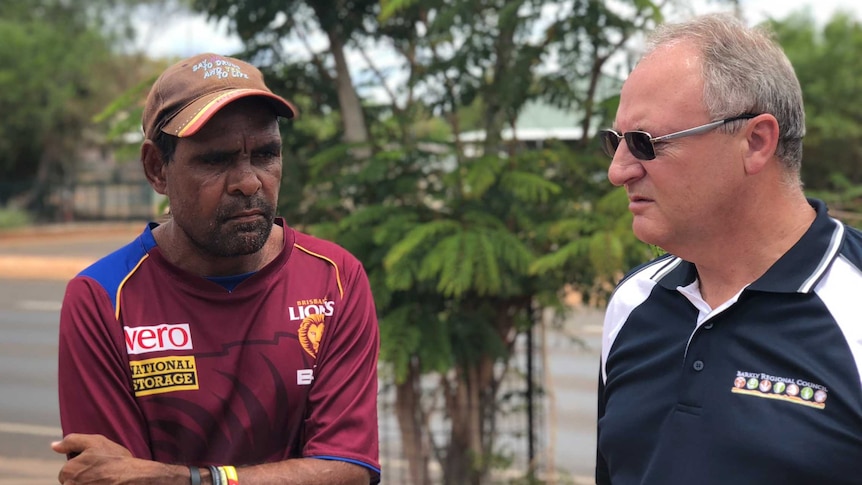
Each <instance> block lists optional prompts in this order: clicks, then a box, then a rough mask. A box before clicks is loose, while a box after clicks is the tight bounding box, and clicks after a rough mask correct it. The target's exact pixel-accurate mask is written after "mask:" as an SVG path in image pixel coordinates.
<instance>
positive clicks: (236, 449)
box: [59, 219, 380, 482]
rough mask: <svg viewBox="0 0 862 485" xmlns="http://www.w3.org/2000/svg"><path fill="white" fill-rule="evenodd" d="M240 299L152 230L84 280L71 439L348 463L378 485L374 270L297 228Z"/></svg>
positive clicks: (145, 452) (63, 379)
mask: <svg viewBox="0 0 862 485" xmlns="http://www.w3.org/2000/svg"><path fill="white" fill-rule="evenodd" d="M277 223H278V224H279V225H280V226H282V227H284V249H283V250H282V252H281V253H280V254H279V255H278V256H277V257H276V259H275V260H273V261H272V262H270V263H269V264H268V265H266V266H265V267H264V268H262V269H261V270H260V271H258V272H257V273H255V274H253V275H252V276H250V277H249V278H247V279H246V280H244V281H243V282H242V283H240V284H239V285H238V286H237V287H236V288H235V289H234V290H233V291H230V292H229V291H228V290H226V289H225V288H224V287H222V286H220V285H219V284H217V283H214V282H211V281H209V280H207V279H205V278H202V277H200V276H196V275H193V274H191V273H188V272H186V271H184V270H181V269H179V268H177V267H176V266H174V265H172V264H170V263H169V262H168V261H167V260H166V259H165V258H164V257H163V255H162V253H161V252H160V250H159V248H158V246H157V245H156V242H155V239H153V235H152V232H151V229H152V227H155V225H154V224H151V225H150V226H148V227H147V228H146V229H145V230H144V232H143V233H142V234H141V235H140V236H139V237H138V238H137V239H136V240H135V241H133V242H132V243H130V244H129V245H127V246H125V247H124V248H122V249H120V250H118V251H116V252H114V253H112V254H110V255H108V256H106V257H105V258H103V259H101V260H99V261H98V262H96V263H95V264H94V265H92V266H91V267H89V268H87V269H86V270H84V271H83V272H81V274H79V275H78V276H76V277H75V278H74V279H72V280H71V281H70V282H69V284H68V286H67V289H66V296H65V298H64V301H63V308H62V311H61V316H60V352H59V364H60V365H59V393H60V418H61V423H62V426H63V433H64V434H68V433H98V434H103V435H105V436H106V437H108V438H109V439H111V440H113V441H116V442H118V443H120V444H122V445H123V446H125V447H127V448H128V449H129V450H130V451H131V452H132V454H133V455H134V456H136V457H139V458H145V459H152V460H156V461H159V462H164V463H176V464H192V465H209V464H214V465H250V464H256V463H264V462H273V461H280V460H285V459H288V458H297V457H317V458H324V459H335V460H342V461H347V462H351V463H356V464H359V465H362V466H364V467H366V468H368V469H369V471H371V474H372V476H373V477H374V478H373V480H372V482H376V481H377V480H378V479H379V473H380V465H379V463H378V442H377V439H378V437H377V406H376V401H377V399H376V396H377V356H378V349H379V334H378V327H377V317H376V314H375V308H374V302H373V300H372V296H371V291H370V288H369V284H368V279H367V277H366V275H365V271H364V269H363V268H362V265H361V264H360V263H359V262H358V261H357V260H356V258H354V257H353V256H352V255H351V254H350V253H348V252H347V251H346V250H344V249H343V248H341V247H340V246H337V245H336V244H334V243H331V242H327V241H324V240H320V239H316V238H314V237H311V236H309V235H306V234H302V233H300V232H297V231H294V230H293V229H291V228H289V227H287V226H286V224H285V223H284V220H283V219H278V220H277Z"/></svg>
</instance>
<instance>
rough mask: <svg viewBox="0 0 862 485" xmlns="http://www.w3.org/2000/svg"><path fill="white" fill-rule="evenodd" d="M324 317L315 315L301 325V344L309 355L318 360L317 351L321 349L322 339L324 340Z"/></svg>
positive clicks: (306, 318)
mask: <svg viewBox="0 0 862 485" xmlns="http://www.w3.org/2000/svg"><path fill="white" fill-rule="evenodd" d="M323 319H324V315H323V314H321V313H313V314H311V315H308V316H307V317H305V318H303V319H302V323H300V324H299V331H298V332H297V333H298V335H299V343H300V344H301V345H302V348H303V349H305V351H306V353H308V355H310V356H312V357H314V358H315V359H316V358H317V350H318V348H319V347H320V339H322V338H323V329H324V328H325V324H324V323H323Z"/></svg>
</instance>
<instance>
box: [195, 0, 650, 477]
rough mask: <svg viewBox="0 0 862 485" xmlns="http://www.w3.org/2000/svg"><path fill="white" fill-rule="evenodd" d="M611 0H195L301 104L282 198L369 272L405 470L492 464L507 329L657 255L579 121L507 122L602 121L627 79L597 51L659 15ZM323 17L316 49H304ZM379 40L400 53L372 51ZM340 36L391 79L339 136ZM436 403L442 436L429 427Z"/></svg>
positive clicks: (526, 324)
mask: <svg viewBox="0 0 862 485" xmlns="http://www.w3.org/2000/svg"><path fill="white" fill-rule="evenodd" d="M623 3H625V4H626V7H625V8H619V9H615V8H611V7H609V6H608V5H606V4H605V2H596V1H591V0H568V1H564V2H547V1H544V0H431V1H423V2H415V1H396V0H391V1H384V2H380V3H379V4H378V2H376V1H375V2H368V1H346V0H345V1H342V0H339V1H336V2H317V1H312V0H296V1H291V2H274V1H266V0H260V1H257V2H253V1H247V2H241V3H236V2H228V1H222V0H213V1H197V0H195V1H194V2H193V4H194V6H195V7H196V8H198V9H200V10H202V11H205V12H207V13H208V15H210V16H211V17H212V18H217V19H227V20H228V21H229V22H230V24H231V25H232V26H233V29H234V30H235V31H236V32H237V33H239V34H240V36H241V37H242V38H243V39H244V40H245V42H246V52H244V53H242V55H244V56H246V57H247V58H249V59H251V60H253V61H257V62H258V63H259V64H262V65H264V66H266V67H265V69H266V71H267V75H268V77H269V78H270V79H278V81H276V82H274V83H273V87H274V88H275V89H276V90H277V91H278V92H280V93H281V94H284V95H285V96H286V97H287V98H289V99H291V100H293V101H295V102H296V103H297V104H298V105H299V106H300V109H301V111H302V115H301V117H300V118H299V119H298V120H296V121H294V122H292V123H291V127H290V129H288V130H286V132H285V143H286V154H285V180H284V182H285V183H284V187H285V188H284V190H283V198H282V213H284V214H285V215H286V216H287V217H288V220H290V221H291V223H292V224H294V225H297V226H300V227H304V228H305V229H307V230H310V231H312V232H313V233H315V234H317V235H319V236H321V237H326V238H330V239H333V240H335V241H337V242H339V243H340V244H342V245H343V246H345V247H347V248H348V249H349V250H350V251H351V252H353V253H354V254H356V255H357V256H358V257H359V259H360V260H361V261H362V262H363V264H364V265H365V267H366V269H367V271H368V274H369V279H370V281H371V284H372V287H373V292H374V296H375V301H376V303H377V307H378V312H379V315H380V328H381V343H382V349H381V354H382V359H383V360H384V361H385V362H386V363H387V364H388V365H386V366H384V367H383V369H384V371H385V372H386V371H391V373H392V376H393V377H394V381H395V382H394V384H393V385H394V386H395V388H396V396H397V406H396V418H397V420H398V422H399V425H400V428H401V432H402V438H403V445H404V449H405V454H406V455H407V457H408V459H409V460H410V475H411V482H412V483H414V484H416V485H421V484H426V483H432V482H431V475H430V467H429V463H430V462H431V461H437V462H438V463H439V464H441V465H442V474H443V476H442V481H443V483H447V484H473V483H482V482H483V481H484V480H486V479H487V476H488V474H489V472H490V471H491V469H492V466H493V464H494V463H497V462H499V461H500V455H499V454H498V452H499V450H498V448H497V446H496V441H495V440H496V436H497V434H496V419H497V417H498V413H499V412H500V409H501V405H502V404H501V402H500V400H501V399H504V398H505V397H504V396H501V395H500V393H499V391H500V386H501V382H502V379H503V377H504V376H505V374H506V372H507V368H508V366H509V363H510V358H511V356H512V350H513V348H514V345H515V342H516V338H517V337H518V335H521V334H523V333H524V332H526V331H529V330H530V329H531V327H532V326H533V325H534V324H535V315H536V312H537V311H539V310H540V309H542V308H544V307H546V306H556V307H558V308H562V304H561V303H560V297H561V296H562V293H563V291H564V288H565V287H567V286H568V285H573V286H574V287H575V288H576V289H577V290H578V291H583V292H584V293H585V294H590V295H593V294H597V293H599V294H600V293H601V291H607V290H608V289H609V288H610V286H611V284H612V282H613V281H615V280H616V279H617V278H619V276H620V274H621V271H623V270H624V269H625V268H627V267H630V266H633V265H634V264H637V263H640V262H642V261H644V260H646V259H648V258H649V257H650V251H649V248H648V247H646V246H644V245H642V244H640V243H637V242H636V241H635V240H634V238H633V236H632V235H631V230H630V225H631V220H630V218H629V216H628V211H627V202H626V198H625V194H624V192H621V191H620V190H613V189H612V188H611V187H610V185H609V184H608V183H607V181H606V178H605V170H606V167H607V160H606V159H605V158H604V157H603V156H602V155H599V153H598V150H597V149H596V147H595V146H594V144H593V143H592V142H591V139H590V137H589V136H581V137H580V138H579V139H577V140H574V141H573V142H572V141H570V142H568V143H562V142H554V141H551V140H548V141H546V142H545V143H544V144H543V145H542V146H532V145H529V144H528V143H526V142H524V141H521V140H518V139H517V137H515V138H514V139H509V138H507V137H504V135H503V134H504V131H506V130H507V129H511V128H513V127H515V126H516V123H517V120H518V117H519V114H520V112H521V111H522V109H523V107H524V106H525V105H526V104H527V103H528V102H531V101H541V102H544V103H548V104H551V105H554V106H557V107H560V108H562V109H567V110H572V111H574V112H578V113H582V117H581V124H580V126H579V127H580V128H581V130H582V133H587V134H589V133H591V132H592V131H593V130H594V127H595V126H596V125H597V124H599V123H603V122H606V121H607V120H606V119H605V118H604V117H605V116H606V115H608V114H610V115H612V114H613V112H614V110H615V98H614V97H613V95H612V93H615V92H616V91H617V88H618V84H619V82H618V80H615V79H614V78H613V77H608V76H607V72H606V70H607V69H608V66H609V65H608V62H609V59H610V58H611V57H612V56H613V55H614V53H619V52H621V51H622V49H623V46H624V45H625V43H626V41H627V40H628V39H629V38H630V37H631V36H632V35H633V34H635V33H637V32H639V31H640V30H642V29H643V28H644V27H646V26H649V25H651V24H652V23H654V22H656V21H657V20H659V19H660V16H659V11H658V9H657V7H656V6H655V5H654V4H653V3H651V2H646V1H642V0H637V1H626V2H623ZM626 9H627V10H626ZM622 11H625V12H627V14H625V15H622V14H619V13H617V12H622ZM320 34H322V36H323V37H325V38H326V39H327V40H328V41H329V46H328V47H324V48H317V47H314V42H313V39H314V38H319V37H320ZM282 41H291V42H284V43H283V42H282ZM287 45H290V46H291V49H288V48H286V46H287ZM298 46H299V47H301V48H300V49H298V50H297V47H298ZM374 46H376V47H378V48H379V47H380V46H385V47H386V48H387V50H388V52H389V57H393V58H394V59H395V61H390V62H388V63H387V64H385V65H384V64H382V62H381V59H379V58H376V57H375V56H374V54H373V53H372V47H374ZM347 49H349V50H350V51H351V52H352V53H353V54H357V55H358V57H361V58H362V59H363V61H364V64H365V65H366V66H367V67H366V68H365V69H362V68H358V67H357V66H353V68H352V69H351V71H352V72H353V73H359V76H358V79H360V80H359V81H351V82H352V83H353V84H352V91H353V93H354V94H356V93H359V92H363V91H364V92H366V93H367V92H368V91H367V90H366V89H365V88H367V86H368V85H369V84H375V85H377V86H378V88H379V89H378V90H377V91H378V93H379V92H381V91H382V92H383V96H382V98H381V96H379V95H378V96H376V97H375V98H374V100H372V99H370V98H366V99H365V100H364V102H362V104H361V105H359V106H360V108H359V109H360V110H361V116H360V117H359V119H361V120H362V123H363V125H364V127H365V128H364V129H358V130H356V131H355V133H360V134H362V133H364V136H356V135H350V134H349V132H350V131H351V129H356V128H357V127H356V126H354V123H355V120H356V119H357V117H356V116H353V115H348V114H347V112H348V111H350V110H351V109H353V105H352V102H351V100H350V96H349V93H346V92H345V89H344V85H343V84H344V80H345V79H348V80H350V77H345V75H344V72H343V66H342V62H343V59H342V60H339V58H340V57H343V56H344V53H345V52H346V50H347ZM354 58H355V57H354ZM549 59H554V61H555V62H557V63H559V64H560V67H559V68H557V69H547V67H546V65H547V61H548V60H549ZM386 70H389V71H397V72H399V73H401V74H402V78H403V79H405V81H403V82H401V83H398V84H397V85H395V84H393V83H391V82H389V80H390V79H391V77H390V76H389V75H387V73H386V72H384V71H386ZM351 120H354V121H351ZM467 129H474V130H479V131H480V132H481V136H479V137H478V138H473V139H468V138H467V137H465V136H462V134H463V132H464V131H466V130H467ZM476 140H478V141H476ZM357 147H362V148H364V150H357ZM428 379H431V380H433V381H434V382H435V383H436V385H433V386H429V385H427V384H426V382H427V380H428ZM435 407H436V408H439V409H442V414H443V418H444V420H445V421H444V422H445V423H446V427H447V433H446V434H445V437H444V438H442V439H441V437H440V435H439V433H434V431H435V430H433V429H431V428H430V426H429V425H428V423H429V421H430V415H431V413H432V412H433V409H432V408H435Z"/></svg>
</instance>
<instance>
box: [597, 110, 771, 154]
mask: <svg viewBox="0 0 862 485" xmlns="http://www.w3.org/2000/svg"><path fill="white" fill-rule="evenodd" d="M755 116H757V115H755V114H750V113H746V114H742V115H739V116H734V117H733V118H725V119H723V120H718V121H713V122H710V123H707V124H705V125H701V126H696V127H694V128H689V129H687V130H682V131H677V132H676V133H671V134H669V135H664V136H657V137H653V136H652V135H650V134H649V133H647V132H645V131H627V132H625V133H622V134H621V133H617V132H616V131H614V130H610V129H608V130H601V131H599V140H600V141H601V143H602V150H603V151H604V152H605V154H607V156H609V157H611V158H614V153H616V152H617V148H618V147H619V146H620V142H621V141H622V140H623V139H624V138H625V140H626V145H627V146H628V147H629V151H630V152H631V154H632V155H634V156H635V158H637V159H639V160H652V159H654V158H655V146H656V144H657V143H663V142H666V141H668V140H673V139H675V138H682V137H685V136H692V135H699V134H701V133H706V132H708V131H711V130H714V129H716V128H718V127H719V126H721V125H724V124H725V123H730V122H731V121H736V120H749V119H751V118H754V117H755Z"/></svg>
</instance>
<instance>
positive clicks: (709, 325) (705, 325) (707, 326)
mask: <svg viewBox="0 0 862 485" xmlns="http://www.w3.org/2000/svg"><path fill="white" fill-rule="evenodd" d="M703 328H705V329H707V330H709V329H710V328H712V322H709V323H707V324H704V326H703Z"/></svg>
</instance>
